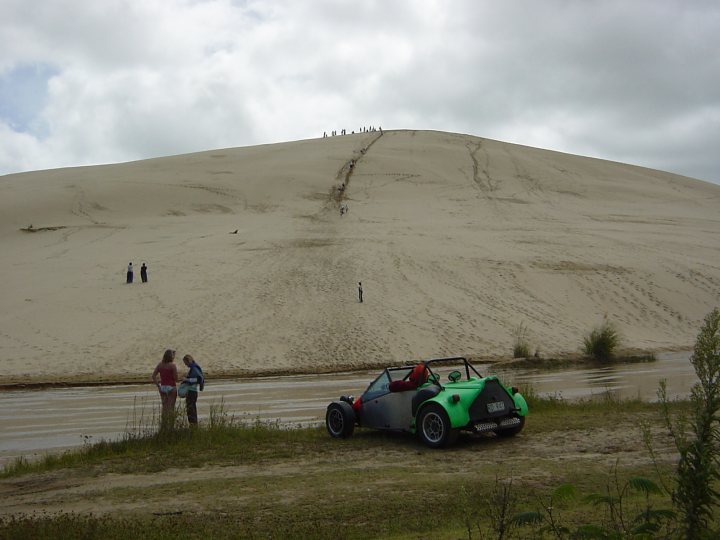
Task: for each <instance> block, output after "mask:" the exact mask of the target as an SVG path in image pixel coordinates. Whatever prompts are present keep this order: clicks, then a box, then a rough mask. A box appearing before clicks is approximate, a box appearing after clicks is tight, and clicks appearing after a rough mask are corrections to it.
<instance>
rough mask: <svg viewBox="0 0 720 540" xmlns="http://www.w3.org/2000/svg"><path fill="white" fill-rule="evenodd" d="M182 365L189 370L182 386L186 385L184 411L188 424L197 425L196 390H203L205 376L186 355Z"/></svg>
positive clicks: (193, 360) (190, 357) (189, 356)
mask: <svg viewBox="0 0 720 540" xmlns="http://www.w3.org/2000/svg"><path fill="white" fill-rule="evenodd" d="M183 363H184V364H185V365H186V366H187V367H188V368H190V371H188V374H187V375H185V378H184V379H183V382H182V383H183V384H184V385H187V395H186V396H185V409H186V410H187V419H188V423H189V424H190V425H191V426H192V425H197V423H198V418H197V398H198V390H203V389H204V388H205V376H204V375H203V371H202V368H201V367H200V366H199V365H198V364H197V362H195V359H194V358H193V357H192V356H191V355H189V354H186V355H185V356H183Z"/></svg>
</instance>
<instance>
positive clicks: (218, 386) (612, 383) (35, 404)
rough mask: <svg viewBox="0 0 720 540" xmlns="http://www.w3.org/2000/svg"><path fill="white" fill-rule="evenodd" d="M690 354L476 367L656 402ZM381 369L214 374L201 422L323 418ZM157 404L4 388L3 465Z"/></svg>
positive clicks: (131, 419)
mask: <svg viewBox="0 0 720 540" xmlns="http://www.w3.org/2000/svg"><path fill="white" fill-rule="evenodd" d="M689 356H690V352H679V353H664V354H660V355H658V359H657V361H656V362H649V363H638V364H617V365H611V366H605V367H598V368H587V367H583V368H568V369H562V370H542V371H541V370H535V369H512V370H506V371H500V370H496V369H493V368H492V366H490V365H477V366H476V367H477V368H478V370H479V371H480V372H481V373H482V374H483V375H493V374H495V375H498V376H500V377H501V379H502V380H503V381H504V382H506V383H507V384H514V385H518V386H521V387H524V388H527V387H528V386H532V388H533V389H534V391H535V392H537V393H539V394H541V395H555V394H556V395H559V396H562V397H563V398H564V399H578V398H581V397H587V396H591V395H597V394H602V393H604V392H606V391H610V392H613V393H614V394H616V395H618V396H619V397H623V398H636V397H637V398H640V399H643V400H648V401H653V400H655V399H656V391H657V388H658V382H659V381H660V379H663V378H664V379H667V381H668V392H669V394H670V396H671V397H674V396H683V397H684V396H687V395H688V393H689V390H690V388H691V386H692V385H693V384H694V383H695V382H696V381H697V378H696V376H695V373H694V371H693V369H692V366H691V364H690V362H689V361H688V358H689ZM378 372H379V370H373V371H360V372H352V373H340V374H334V375H321V376H318V375H295V376H284V377H265V378H259V379H235V380H219V381H209V383H208V385H207V387H206V389H205V391H204V392H202V393H201V394H200V399H199V402H198V405H199V412H200V421H201V422H202V421H203V420H204V419H207V416H208V414H209V412H210V407H211V406H218V407H219V406H222V408H223V410H224V411H226V412H227V413H228V414H232V415H235V416H237V417H239V418H241V419H243V420H244V421H248V422H254V421H255V420H262V421H277V422H279V423H281V424H283V425H287V426H290V427H292V426H306V425H319V424H321V423H322V422H323V419H324V414H325V407H326V406H327V404H328V403H329V402H330V401H331V400H333V399H337V398H338V397H339V396H341V395H350V394H352V395H359V394H361V393H362V392H363V390H364V389H365V387H366V386H367V385H368V384H369V382H370V381H371V380H372V379H373V378H374V377H375V376H376V375H377V373H378ZM179 401H180V402H181V401H182V400H179ZM158 409H159V399H158V398H157V392H156V391H155V389H154V387H153V386H152V385H149V384H143V385H122V386H106V387H79V388H48V389H44V390H12V391H7V392H1V393H0V411H3V412H2V413H0V465H4V464H5V463H8V462H10V461H11V460H12V459H14V458H16V457H18V456H21V455H24V456H26V457H27V458H28V459H34V458H36V457H38V456H40V455H42V454H44V453H47V452H57V451H61V450H64V449H68V448H75V447H79V446H82V445H83V444H89V443H93V442H97V441H99V440H101V439H116V438H119V437H121V436H122V434H123V433H126V432H127V431H128V430H131V429H133V427H138V426H143V425H148V424H149V423H151V422H152V419H153V415H157V414H158Z"/></svg>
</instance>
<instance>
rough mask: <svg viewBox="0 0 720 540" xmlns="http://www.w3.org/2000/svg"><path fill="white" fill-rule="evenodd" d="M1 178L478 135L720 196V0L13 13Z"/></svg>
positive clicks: (108, 3)
mask: <svg viewBox="0 0 720 540" xmlns="http://www.w3.org/2000/svg"><path fill="white" fill-rule="evenodd" d="M0 44H2V46H0V175H4V174H10V173H15V172H22V171H31V170H38V169H52V168H58V167H66V166H77V165H92V164H101V163H118V162H124V161H132V160H137V159H144V158H149V157H159V156H166V155H176V154H182V153H187V152H196V151H203V150H211V149H217V148H228V147H236V146H251V145H256V144H267V143H276V142H284V141H292V140H300V139H310V138H316V137H321V136H322V134H323V132H328V133H329V132H330V131H332V130H337V131H340V130H341V129H346V130H347V132H348V133H350V132H351V131H353V130H355V131H357V130H359V129H361V128H362V127H363V126H378V127H379V126H382V128H383V129H385V130H388V129H432V130H441V131H450V132H456V133H467V134H471V135H476V136H479V137H486V138H490V139H496V140H501V141H507V142H512V143H518V144H523V145H528V146H534V147H539V148H547V149H551V150H558V151H561V152H568V153H572V154H579V155H583V156H591V157H598V158H603V159H610V160H613V161H621V162H624V163H631V164H635V165H641V166H645V167H651V168H654V169H660V170H665V171H670V172H674V173H679V174H683V175H687V176H692V177H695V178H699V179H702V180H706V181H711V182H715V183H720V151H719V149H720V2H717V1H715V0H702V1H701V0H617V1H616V0H603V1H600V0H574V1H572V0H543V1H537V0H524V1H521V0H518V1H513V0H503V1H497V0H444V1H442V0H353V1H349V0H302V1H300V0H102V1H92V0H33V1H30V2H28V1H27V0H2V2H0Z"/></svg>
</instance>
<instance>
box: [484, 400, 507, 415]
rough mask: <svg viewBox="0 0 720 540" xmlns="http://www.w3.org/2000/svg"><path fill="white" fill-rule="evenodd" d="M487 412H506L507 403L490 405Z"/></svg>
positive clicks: (497, 402) (500, 402) (495, 402)
mask: <svg viewBox="0 0 720 540" xmlns="http://www.w3.org/2000/svg"><path fill="white" fill-rule="evenodd" d="M487 410H488V412H489V413H494V412H500V411H504V410H505V403H503V402H502V401H494V402H493V403H488V404H487Z"/></svg>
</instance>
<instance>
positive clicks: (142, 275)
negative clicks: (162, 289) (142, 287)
mask: <svg viewBox="0 0 720 540" xmlns="http://www.w3.org/2000/svg"><path fill="white" fill-rule="evenodd" d="M140 279H142V282H143V283H147V266H145V263H142V266H141V267H140Z"/></svg>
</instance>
